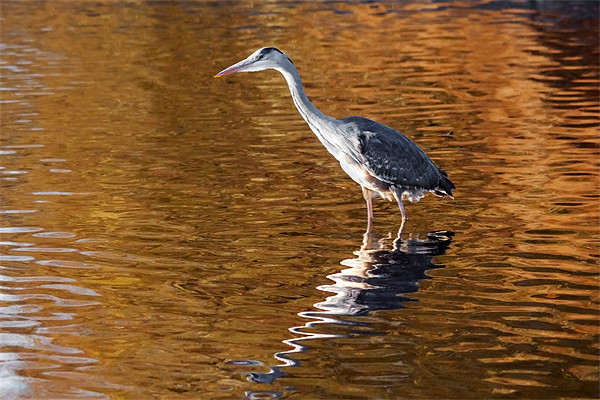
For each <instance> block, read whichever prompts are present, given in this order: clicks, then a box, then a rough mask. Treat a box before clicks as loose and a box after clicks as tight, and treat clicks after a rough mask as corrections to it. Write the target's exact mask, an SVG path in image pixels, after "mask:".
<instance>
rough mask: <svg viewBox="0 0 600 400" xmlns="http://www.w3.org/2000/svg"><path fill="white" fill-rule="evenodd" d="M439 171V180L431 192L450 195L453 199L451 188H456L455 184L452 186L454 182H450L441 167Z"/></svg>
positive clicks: (443, 195) (445, 195)
mask: <svg viewBox="0 0 600 400" xmlns="http://www.w3.org/2000/svg"><path fill="white" fill-rule="evenodd" d="M439 171H440V172H441V176H440V182H439V183H438V187H436V188H435V189H433V190H432V192H433V194H436V195H438V196H441V197H450V198H452V199H453V198H454V196H453V195H452V189H456V186H454V183H452V181H451V180H450V179H448V174H447V173H445V172H444V171H442V170H441V169H440V170H439Z"/></svg>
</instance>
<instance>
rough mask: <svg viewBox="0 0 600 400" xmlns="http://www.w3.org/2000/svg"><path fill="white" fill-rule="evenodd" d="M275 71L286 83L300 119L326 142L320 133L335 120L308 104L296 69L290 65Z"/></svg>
mask: <svg viewBox="0 0 600 400" xmlns="http://www.w3.org/2000/svg"><path fill="white" fill-rule="evenodd" d="M277 70H278V71H279V72H281V74H282V75H283V76H284V78H285V80H286V81H287V84H288V86H289V88H290V93H291V94H292V99H293V100H294V104H295V105H296V108H297V109H298V112H299V113H300V115H301V116H302V118H304V120H305V121H306V123H307V124H308V126H310V129H311V130H312V131H313V132H314V133H315V135H317V137H318V138H319V139H320V140H321V142H323V141H324V140H326V139H325V137H324V136H323V135H322V133H321V132H322V131H323V128H325V127H326V126H327V125H331V124H332V123H335V122H337V120H336V119H334V118H331V117H329V116H327V115H325V114H323V113H322V112H321V111H319V109H318V108H317V107H315V106H314V105H313V104H312V103H311V102H310V100H309V99H308V97H307V96H306V93H305V92H304V87H303V86H302V80H301V79H300V74H299V73H298V70H297V69H296V67H294V66H293V65H292V64H290V65H289V66H288V65H286V66H285V67H281V68H277ZM323 143H324V142H323ZM324 144H325V143H324Z"/></svg>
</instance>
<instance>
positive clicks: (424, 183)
mask: <svg viewBox="0 0 600 400" xmlns="http://www.w3.org/2000/svg"><path fill="white" fill-rule="evenodd" d="M265 69H274V70H277V71H279V72H280V73H281V74H282V75H283V77H284V78H285V80H286V81H287V84H288V86H289V89H290V92H291V94H292V99H293V101H294V104H295V105H296V108H297V109H298V111H299V112H300V115H301V116H302V118H304V120H305V121H306V123H307V124H308V126H309V127H310V129H311V130H312V131H313V132H314V134H315V135H316V136H317V138H318V139H319V140H320V141H321V143H323V145H324V146H325V148H326V149H327V150H328V151H329V152H330V153H331V154H332V155H333V156H334V157H335V158H336V159H337V160H338V161H339V162H340V165H341V166H342V169H343V170H344V171H345V172H346V173H347V174H348V175H350V177H351V178H352V179H353V180H354V181H355V182H357V183H358V184H359V185H360V186H361V188H362V192H363V196H364V198H365V200H366V201H367V232H370V230H371V226H372V223H373V198H374V197H376V196H380V197H382V198H384V199H386V200H389V201H392V200H393V199H395V200H396V201H397V202H398V206H399V207H400V212H401V213H402V227H403V226H404V223H405V221H406V220H407V219H408V218H407V216H406V212H405V211H404V205H403V204H402V199H407V200H409V201H411V202H415V201H419V200H420V199H421V198H422V197H424V196H425V192H431V193H433V194H436V195H438V196H441V197H450V198H453V197H452V189H455V186H454V184H453V183H452V182H451V181H450V179H448V174H446V173H445V172H444V171H442V170H441V169H439V168H438V167H437V166H436V165H435V164H434V163H433V161H431V159H430V158H429V157H428V156H427V154H425V152H424V151H423V150H421V148H419V146H417V145H416V144H415V143H414V142H413V141H412V140H410V139H409V138H408V137H406V136H404V135H403V134H402V133H400V132H398V131H396V130H395V129H392V128H390V127H388V126H386V125H383V124H381V123H379V122H377V121H373V120H370V119H368V118H364V117H348V118H344V119H339V120H338V119H335V118H332V117H329V116H327V115H325V114H323V113H322V112H321V111H319V110H318V109H317V107H315V106H314V105H313V104H312V103H311V102H310V100H308V97H306V94H305V93H304V87H303V86H302V81H301V80H300V75H299V74H298V70H297V69H296V67H295V66H294V63H293V62H292V60H290V58H289V57H288V56H286V55H285V54H284V53H283V52H281V51H280V50H278V49H276V48H274V47H263V48H262V49H258V50H257V51H255V52H254V53H252V54H251V55H250V56H249V57H248V58H246V59H245V60H242V61H240V62H238V63H237V64H234V65H232V66H230V67H229V68H226V69H224V70H223V71H221V72H219V73H218V74H217V75H215V78H216V77H220V76H225V75H229V74H233V73H235V72H255V71H263V70H265Z"/></svg>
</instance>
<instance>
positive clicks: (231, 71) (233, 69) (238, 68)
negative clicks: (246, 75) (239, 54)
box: [215, 60, 248, 78]
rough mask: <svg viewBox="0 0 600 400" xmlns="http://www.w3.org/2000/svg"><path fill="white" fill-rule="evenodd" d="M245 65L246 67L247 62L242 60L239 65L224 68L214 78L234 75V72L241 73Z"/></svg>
mask: <svg viewBox="0 0 600 400" xmlns="http://www.w3.org/2000/svg"><path fill="white" fill-rule="evenodd" d="M246 65H248V60H242V61H240V62H239V63H236V64H233V65H232V66H231V67H228V68H225V69H224V70H223V71H221V72H219V73H218V74H216V75H215V78H219V77H221V76H225V75H231V74H235V73H236V72H243V71H244V67H245V66H246Z"/></svg>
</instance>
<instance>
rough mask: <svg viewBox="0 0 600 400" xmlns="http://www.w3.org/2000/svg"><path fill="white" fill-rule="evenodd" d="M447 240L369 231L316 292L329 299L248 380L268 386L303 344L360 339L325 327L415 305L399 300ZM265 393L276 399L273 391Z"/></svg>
mask: <svg viewBox="0 0 600 400" xmlns="http://www.w3.org/2000/svg"><path fill="white" fill-rule="evenodd" d="M453 235H454V234H453V233H452V232H449V231H437V232H430V233H428V234H426V235H425V237H423V238H419V237H416V238H412V237H411V238H409V239H404V238H403V237H402V231H400V232H399V233H398V236H397V237H396V238H394V237H392V236H391V235H388V236H387V237H383V238H381V237H377V234H376V233H374V232H370V233H366V234H365V235H364V238H363V244H362V246H361V248H360V250H357V251H355V252H354V254H355V255H356V257H355V258H350V259H346V260H343V261H342V262H341V264H342V266H344V269H342V270H341V271H340V272H338V273H336V274H332V275H329V276H328V278H329V279H331V280H332V281H333V282H334V283H333V284H330V285H323V286H319V287H318V289H319V290H322V291H324V292H328V293H332V294H333V295H331V296H329V297H327V298H326V299H325V300H324V301H322V302H319V303H316V304H315V305H314V306H315V308H316V309H317V310H316V311H305V312H301V313H299V314H298V315H300V316H301V317H303V318H306V319H308V320H309V321H307V322H306V323H305V324H304V325H301V326H295V327H292V328H290V329H289V330H290V332H292V333H293V334H294V335H296V337H295V338H293V339H289V340H284V341H283V342H284V343H286V344H288V345H289V346H291V349H290V350H287V351H282V352H279V353H275V358H276V359H277V360H279V361H281V363H280V364H278V365H274V366H271V367H270V370H269V372H266V373H257V372H248V373H247V375H248V380H249V381H252V382H258V383H267V384H270V383H273V382H274V381H275V380H276V379H278V378H280V377H282V376H285V373H284V372H283V371H282V369H283V368H284V367H292V366H298V365H300V362H299V361H298V360H296V359H295V358H294V357H293V355H294V354H295V353H304V352H305V351H306V350H307V347H306V345H305V344H304V343H303V342H305V341H307V340H314V339H325V340H327V339H330V338H339V337H351V336H354V335H356V334H360V331H354V330H353V331H351V333H350V334H347V333H344V334H338V333H333V332H332V331H333V329H331V326H332V325H331V324H335V325H338V326H339V325H346V326H348V325H350V326H356V327H357V329H358V327H364V326H368V324H367V323H365V322H361V320H360V318H351V317H357V316H358V317H360V316H365V315H367V314H369V313H370V312H373V311H377V310H393V309H399V308H403V307H404V305H403V304H404V303H405V302H408V301H416V300H414V299H411V298H409V297H406V296H404V295H405V294H408V293H414V292H416V291H417V290H418V288H419V282H420V281H421V280H422V279H429V278H430V277H428V276H427V275H426V273H425V272H426V271H427V270H429V269H433V268H442V267H443V266H442V265H435V264H433V262H432V258H433V257H434V256H437V255H441V254H444V252H445V251H446V249H447V248H448V246H449V245H450V242H451V240H452V236H453ZM322 324H327V327H325V326H319V325H322ZM319 328H320V329H319ZM363 329H364V328H363ZM323 332H330V333H323ZM363 332H365V331H364V330H363ZM365 333H366V332H365ZM232 363H235V362H232ZM266 393H267V392H261V393H260V394H261V395H265V394H266ZM269 393H270V394H271V395H272V396H273V397H279V396H278V395H277V392H269ZM248 396H249V397H250V398H252V397H253V396H252V393H248Z"/></svg>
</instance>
